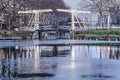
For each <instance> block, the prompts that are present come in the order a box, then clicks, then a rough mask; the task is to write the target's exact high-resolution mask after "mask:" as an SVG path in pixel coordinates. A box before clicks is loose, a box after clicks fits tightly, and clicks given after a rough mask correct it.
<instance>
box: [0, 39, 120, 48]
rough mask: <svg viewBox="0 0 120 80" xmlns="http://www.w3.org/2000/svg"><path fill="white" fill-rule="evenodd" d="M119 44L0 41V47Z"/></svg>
mask: <svg viewBox="0 0 120 80" xmlns="http://www.w3.org/2000/svg"><path fill="white" fill-rule="evenodd" d="M111 43H115V44H120V41H99V40H98V41H96V40H45V41H39V40H33V41H0V47H9V46H33V45H44V46H55V45H58V46H64V45H81V44H111Z"/></svg>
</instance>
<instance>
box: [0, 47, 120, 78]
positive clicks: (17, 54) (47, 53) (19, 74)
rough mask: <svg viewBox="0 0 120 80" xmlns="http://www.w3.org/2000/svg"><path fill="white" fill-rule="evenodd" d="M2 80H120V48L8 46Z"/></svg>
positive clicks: (0, 53) (1, 51) (0, 51)
mask: <svg viewBox="0 0 120 80" xmlns="http://www.w3.org/2000/svg"><path fill="white" fill-rule="evenodd" d="M0 80H120V46H88V45H69V46H62V45H61V46H60V45H59V46H58V45H54V46H40V45H33V46H32V45H27V46H14V47H11V46H9V47H8V46H6V47H1V48H0Z"/></svg>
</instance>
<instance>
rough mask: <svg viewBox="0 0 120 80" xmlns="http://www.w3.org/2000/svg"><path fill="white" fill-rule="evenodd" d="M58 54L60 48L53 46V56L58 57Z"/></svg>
mask: <svg viewBox="0 0 120 80" xmlns="http://www.w3.org/2000/svg"><path fill="white" fill-rule="evenodd" d="M57 54H58V47H57V45H54V46H53V56H57Z"/></svg>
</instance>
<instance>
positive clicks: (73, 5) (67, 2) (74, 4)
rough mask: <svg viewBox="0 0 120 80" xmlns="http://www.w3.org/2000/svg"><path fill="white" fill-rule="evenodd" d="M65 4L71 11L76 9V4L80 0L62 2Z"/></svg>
mask: <svg viewBox="0 0 120 80" xmlns="http://www.w3.org/2000/svg"><path fill="white" fill-rule="evenodd" d="M64 1H65V3H66V4H67V5H68V6H70V7H71V8H72V9H77V8H78V4H79V2H80V1H81V0H64Z"/></svg>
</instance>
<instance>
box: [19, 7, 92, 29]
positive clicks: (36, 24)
mask: <svg viewBox="0 0 120 80" xmlns="http://www.w3.org/2000/svg"><path fill="white" fill-rule="evenodd" d="M57 11H58V12H67V13H71V21H72V22H71V23H72V24H71V26H72V27H71V29H72V30H73V31H74V30H75V23H76V22H75V18H76V19H77V22H78V24H79V26H80V23H79V20H78V18H77V16H75V15H76V14H80V13H81V14H89V13H90V11H81V10H72V9H57ZM46 12H53V10H52V9H41V10H25V11H18V13H19V14H32V17H31V19H30V20H29V23H28V25H27V27H24V28H23V29H24V30H28V31H30V30H31V31H35V30H37V29H39V24H40V22H39V21H40V20H39V15H40V13H46ZM33 20H34V21H33ZM32 25H34V26H32Z"/></svg>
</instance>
